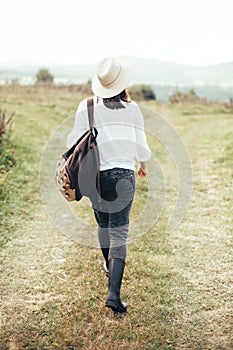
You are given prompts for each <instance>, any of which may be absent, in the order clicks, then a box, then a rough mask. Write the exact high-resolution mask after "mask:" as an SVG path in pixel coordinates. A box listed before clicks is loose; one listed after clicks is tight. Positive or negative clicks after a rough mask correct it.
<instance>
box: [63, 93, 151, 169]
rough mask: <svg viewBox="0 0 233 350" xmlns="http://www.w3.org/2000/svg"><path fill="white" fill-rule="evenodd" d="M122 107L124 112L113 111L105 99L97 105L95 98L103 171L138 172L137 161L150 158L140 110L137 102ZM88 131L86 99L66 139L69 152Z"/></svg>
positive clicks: (95, 119)
mask: <svg viewBox="0 0 233 350" xmlns="http://www.w3.org/2000/svg"><path fill="white" fill-rule="evenodd" d="M123 104H124V105H125V108H120V109H110V108H107V107H106V106H105V105H104V104H103V100H102V99H98V102H97V97H96V96H95V97H94V126H95V127H96V129H97V130H98V136H97V144H98V148H99V155H100V170H101V171H102V170H108V169H112V168H125V169H131V170H135V159H137V161H139V162H145V161H147V160H149V159H150V156H151V151H150V148H149V146H148V144H147V140H146V135H145V131H144V119H143V115H142V112H141V110H140V108H139V106H138V105H137V103H136V102H134V101H132V102H131V103H126V102H123ZM88 129H89V122H88V113H87V99H84V100H83V101H82V102H81V103H80V104H79V106H78V110H77V113H76V116H75V122H74V126H73V129H72V131H71V133H70V134H69V135H68V136H67V143H66V145H67V148H70V147H71V146H72V145H73V144H74V143H75V142H76V141H77V140H78V139H79V138H80V137H81V136H82V134H83V133H84V132H86V131H87V130H88Z"/></svg>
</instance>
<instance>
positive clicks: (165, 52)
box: [0, 0, 233, 65]
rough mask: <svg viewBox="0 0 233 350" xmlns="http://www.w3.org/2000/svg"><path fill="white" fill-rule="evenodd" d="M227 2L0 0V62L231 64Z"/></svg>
mask: <svg viewBox="0 0 233 350" xmlns="http://www.w3.org/2000/svg"><path fill="white" fill-rule="evenodd" d="M232 13H233V2H232V0H220V1H218V0H217V1H215V0H212V1H211V0H194V1H193V0H161V1H156V0H154V1H153V0H143V1H140V0H128V1H127V0H114V1H112V0H99V1H98V0H95V1H89V0H64V1H63V0H39V1H33V0H20V1H19V0H0V14H1V16H0V63H1V62H4V61H7V60H17V61H26V62H32V63H43V64H46V63H73V64H79V63H92V62H98V61H99V60H101V59H102V58H104V57H105V56H121V55H123V56H138V57H143V58H157V59H161V60H166V61H172V62H177V63H185V64H192V65H208V64H216V63H222V62H227V61H233V20H232Z"/></svg>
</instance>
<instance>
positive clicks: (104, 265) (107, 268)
mask: <svg viewBox="0 0 233 350" xmlns="http://www.w3.org/2000/svg"><path fill="white" fill-rule="evenodd" d="M101 250H102V253H103V256H104V259H105V262H104V264H103V270H104V272H105V274H106V276H107V277H109V263H108V253H109V248H101Z"/></svg>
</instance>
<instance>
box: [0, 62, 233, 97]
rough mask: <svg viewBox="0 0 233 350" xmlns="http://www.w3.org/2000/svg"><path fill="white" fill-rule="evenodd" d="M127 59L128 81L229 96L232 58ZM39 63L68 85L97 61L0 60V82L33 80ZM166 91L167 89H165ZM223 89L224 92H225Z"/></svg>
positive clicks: (83, 76)
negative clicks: (187, 61) (197, 62)
mask: <svg viewBox="0 0 233 350" xmlns="http://www.w3.org/2000/svg"><path fill="white" fill-rule="evenodd" d="M129 60H130V62H131V64H132V66H133V69H134V79H133V82H132V83H146V84H150V85H153V86H156V87H157V88H156V89H157V91H158V89H160V90H161V89H164V88H165V87H167V86H170V90H171V91H173V90H174V88H184V87H197V88H198V89H199V90H200V89H201V87H202V90H203V89H204V87H205V86H207V87H208V88H209V91H210V90H211V88H212V95H216V97H217V96H218V95H219V91H220V90H221V91H222V92H223V94H221V93H220V95H221V96H222V95H223V96H222V97H221V98H220V99H224V98H226V99H227V98H229V97H233V91H232V89H233V88H232V87H233V61H232V62H227V63H222V64H218V65H210V66H205V67H194V66H189V65H183V64H177V63H173V62H165V61H161V60H157V59H154V58H151V59H142V58H137V57H129ZM41 66H45V67H46V68H48V69H49V70H50V71H51V73H52V74H53V75H54V77H55V83H64V84H71V83H82V82H87V81H88V80H89V79H91V78H92V77H93V75H94V73H95V70H96V67H97V63H93V64H86V65H62V64H54V65H51V64H48V65H35V64H26V63H24V62H12V61H11V62H3V63H0V83H3V82H4V81H5V80H12V79H18V80H19V82H20V83H23V84H27V83H33V82H34V81H35V75H36V72H37V71H38V69H39V68H40V67H41ZM214 87H216V89H217V90H218V92H216V94H215V92H214V93H213V89H214ZM216 89H215V90H216ZM204 90H205V89H204ZM217 90H216V91H217ZM166 91H168V90H167V88H166ZM224 91H227V94H225V93H224ZM165 95H166V92H165ZM204 95H205V93H204ZM207 97H208V96H207Z"/></svg>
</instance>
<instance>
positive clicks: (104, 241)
mask: <svg viewBox="0 0 233 350" xmlns="http://www.w3.org/2000/svg"><path fill="white" fill-rule="evenodd" d="M100 190H101V201H100V203H99V205H98V207H97V208H95V209H94V214H95V218H96V221H97V223H98V238H99V242H100V246H101V248H109V255H108V257H109V260H110V259H115V258H117V259H122V260H124V261H125V260H126V244H127V237H128V231H129V214H130V209H131V206H132V202H133V197H134V193H135V174H134V171H133V170H129V169H123V168H114V169H110V170H105V171H101V172H100Z"/></svg>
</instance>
